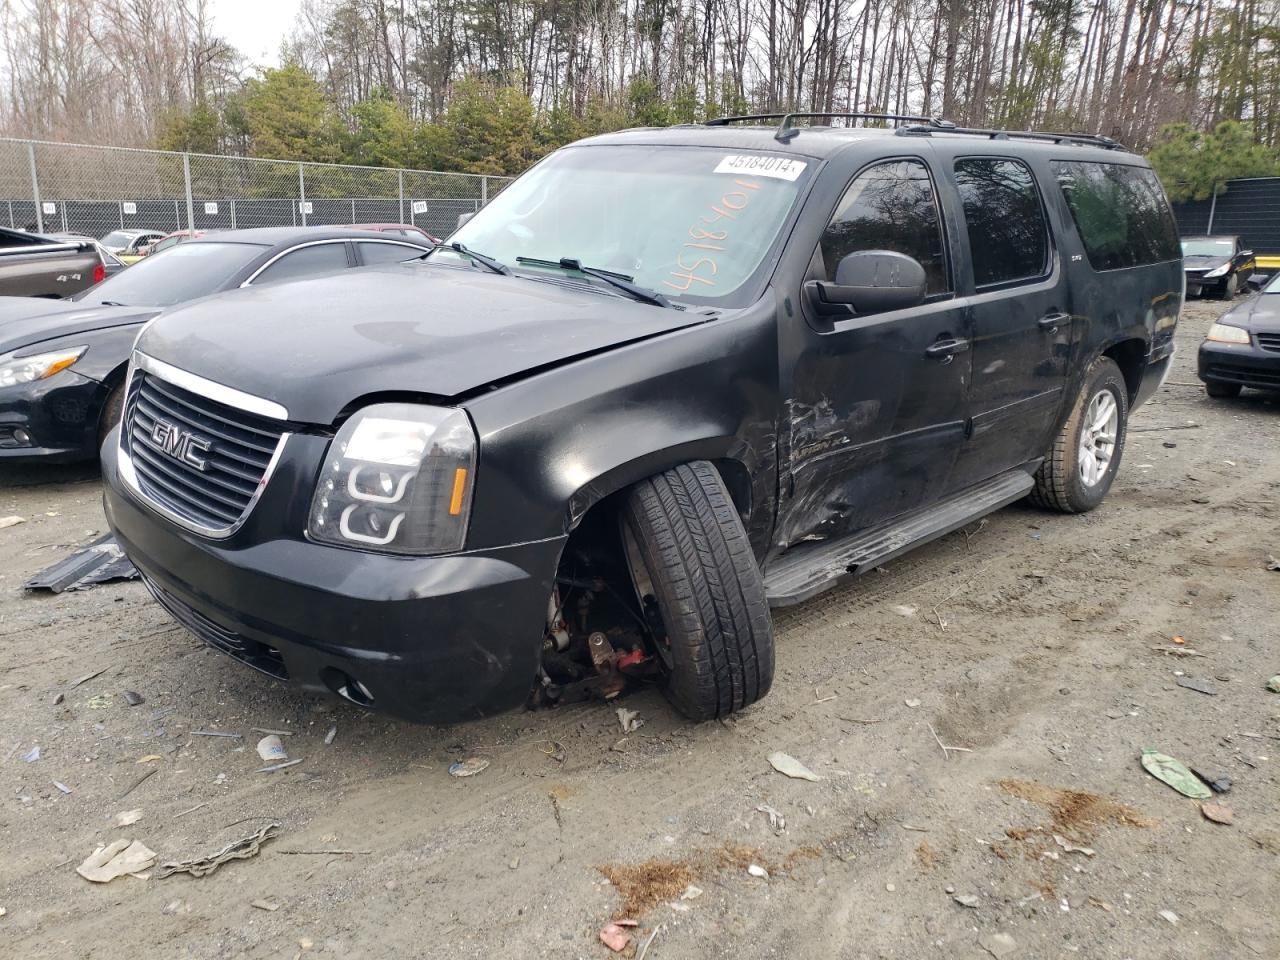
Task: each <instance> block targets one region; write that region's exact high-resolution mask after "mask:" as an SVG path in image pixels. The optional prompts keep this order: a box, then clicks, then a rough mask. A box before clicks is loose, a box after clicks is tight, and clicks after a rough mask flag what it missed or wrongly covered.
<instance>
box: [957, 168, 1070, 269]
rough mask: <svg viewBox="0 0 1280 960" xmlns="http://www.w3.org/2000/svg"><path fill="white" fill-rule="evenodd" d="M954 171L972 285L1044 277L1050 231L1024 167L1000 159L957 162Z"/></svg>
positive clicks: (1034, 185)
mask: <svg viewBox="0 0 1280 960" xmlns="http://www.w3.org/2000/svg"><path fill="white" fill-rule="evenodd" d="M955 170H956V189H957V190H959V191H960V200H961V202H962V203H963V204H964V220H965V225H966V227H967V228H968V232H969V249H970V252H971V254H972V257H973V282H974V284H975V285H977V286H979V287H987V286H993V285H995V284H999V283H1015V282H1017V281H1019V280H1029V279H1034V278H1037V277H1040V276H1042V275H1043V274H1044V273H1045V269H1046V267H1047V265H1048V262H1049V231H1048V228H1047V227H1046V226H1045V223H1044V213H1043V212H1042V211H1041V209H1040V193H1039V191H1038V190H1037V189H1036V181H1035V177H1033V176H1032V175H1031V171H1030V170H1029V169H1028V168H1027V165H1026V164H1025V163H1022V162H1020V161H1018V160H1008V159H1005V158H1003V157H965V158H963V159H960V160H957V161H956V167H955Z"/></svg>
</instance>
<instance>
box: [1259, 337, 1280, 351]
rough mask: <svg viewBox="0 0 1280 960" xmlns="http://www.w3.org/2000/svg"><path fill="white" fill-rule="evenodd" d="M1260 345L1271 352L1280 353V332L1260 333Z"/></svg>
mask: <svg viewBox="0 0 1280 960" xmlns="http://www.w3.org/2000/svg"><path fill="white" fill-rule="evenodd" d="M1255 336H1256V337H1257V338H1258V346H1260V347H1261V348H1262V349H1263V350H1268V351H1270V352H1271V353H1280V333H1258V334H1255Z"/></svg>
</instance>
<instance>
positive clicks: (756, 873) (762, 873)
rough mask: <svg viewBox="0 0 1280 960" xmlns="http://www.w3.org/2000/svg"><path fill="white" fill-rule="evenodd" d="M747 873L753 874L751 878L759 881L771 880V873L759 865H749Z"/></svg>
mask: <svg viewBox="0 0 1280 960" xmlns="http://www.w3.org/2000/svg"><path fill="white" fill-rule="evenodd" d="M747 873H749V874H751V876H753V877H755V878H757V879H758V880H768V879H769V871H768V870H766V869H765V868H764V867H762V866H760V864H758V863H752V864H748V865H747Z"/></svg>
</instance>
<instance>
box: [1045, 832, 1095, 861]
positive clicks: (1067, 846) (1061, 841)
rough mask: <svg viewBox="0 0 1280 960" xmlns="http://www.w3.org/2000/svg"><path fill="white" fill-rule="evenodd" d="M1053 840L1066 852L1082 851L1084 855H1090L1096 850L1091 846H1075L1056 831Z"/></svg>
mask: <svg viewBox="0 0 1280 960" xmlns="http://www.w3.org/2000/svg"><path fill="white" fill-rule="evenodd" d="M1053 841H1054V843H1056V844H1057V845H1058V846H1060V847H1061V848H1062V849H1063V850H1065V851H1066V852H1067V853H1083V854H1084V855H1085V856H1086V857H1092V856H1093V855H1094V854H1095V853H1096V852H1097V851H1095V850H1094V849H1093V847H1077V846H1076V845H1075V844H1074V843H1071V842H1070V841H1069V840H1068V839H1067V838H1066V837H1064V836H1062V835H1060V834H1057V833H1055V834H1054V835H1053Z"/></svg>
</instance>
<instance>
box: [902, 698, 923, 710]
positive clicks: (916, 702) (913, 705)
mask: <svg viewBox="0 0 1280 960" xmlns="http://www.w3.org/2000/svg"><path fill="white" fill-rule="evenodd" d="M902 702H903V703H905V704H906V705H907V706H908V707H910V708H911V709H912V710H914V709H915V708H916V707H918V706H920V701H919V700H903V701H902Z"/></svg>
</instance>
